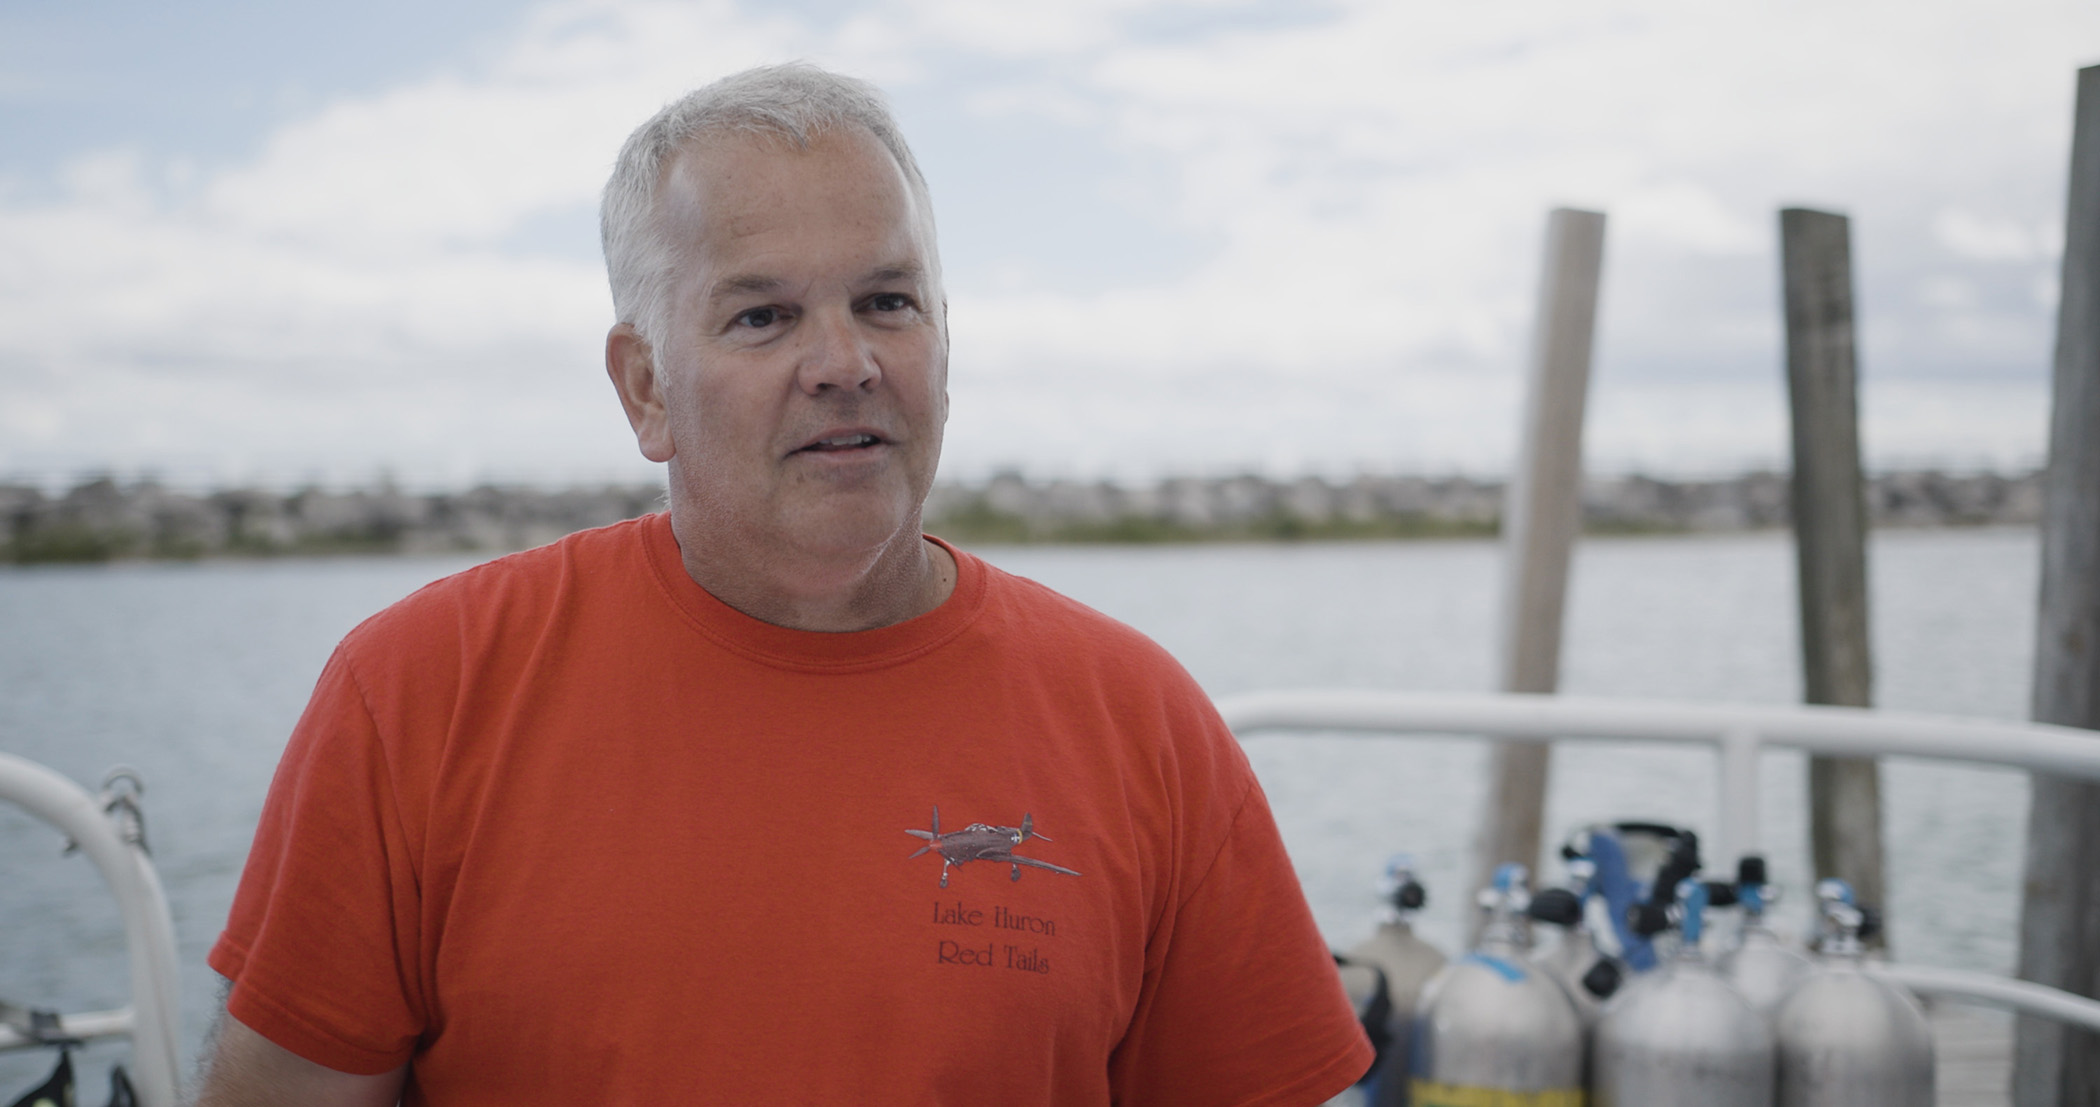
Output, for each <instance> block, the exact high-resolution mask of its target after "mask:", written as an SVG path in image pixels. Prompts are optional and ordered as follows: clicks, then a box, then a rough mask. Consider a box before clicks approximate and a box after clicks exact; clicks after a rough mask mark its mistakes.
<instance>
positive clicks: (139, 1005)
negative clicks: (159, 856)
mask: <svg viewBox="0 0 2100 1107" xmlns="http://www.w3.org/2000/svg"><path fill="white" fill-rule="evenodd" d="M0 800H6V801H9V802H12V803H14V804H17V805H18V806H20V807H22V808H23V809H24V810H26V811H28V812H29V813H30V814H32V815H35V816H37V817H38V818H41V819H43V820H44V821H45V822H47V823H50V824H51V825H52V826H55V827H57V828H58V829H59V831H60V832H62V833H63V834H65V836H66V837H67V838H69V839H71V840H72V842H73V844H74V845H76V846H79V847H80V851H81V852H82V853H84V854H86V855H87V857H88V860H90V861H92V862H94V865H95V868H96V869H97V870H99V871H100V872H101V873H102V879H103V880H104V881H106V882H108V884H109V890H110V892H111V893H112V894H113V895H115V896H116V899H117V907H118V910H119V911H120V912H121V914H122V916H123V919H124V946H125V951H126V952H127V953H128V954H129V957H130V961H131V1005H130V1006H129V1007H127V1008H120V1009H118V1010H115V1011H93V1012H85V1013H81V1014H76V1015H66V1016H61V1018H60V1020H59V1025H58V1027H57V1029H58V1031H59V1032H60V1033H62V1034H64V1035H65V1036H67V1037H73V1038H82V1039H85V1038H96V1037H110V1036H116V1035H124V1034H128V1035H130V1037H131V1074H132V1078H133V1086H134V1087H135V1088H136V1090H137V1091H138V1096H139V1101H140V1103H141V1104H143V1105H144V1107H175V1104H176V1103H177V1101H178V1096H179V1095H180V1091H181V1068H180V1065H179V1063H178V1060H177V1051H178V1049H179V1044H178V1039H179V1034H178V1026H177V1011H178V1007H177V999H178V991H179V983H180V981H179V977H178V974H177V962H176V955H175V923H174V920H173V918H171V917H170V915H169V914H168V897H167V894H166V893H165V892H164V891H163V890H162V889H161V885H160V876H159V874H157V873H156V872H155V871H154V869H153V862H152V861H151V860H149V859H148V858H147V856H146V848H145V841H144V834H143V832H142V829H141V827H140V825H139V823H138V817H137V810H136V808H135V807H131V806H130V805H129V804H128V803H127V802H125V795H124V793H121V792H116V791H105V792H104V794H103V795H101V796H95V795H92V794H90V793H89V792H88V790H87V789H85V788H82V787H81V786H80V785H78V784H75V783H74V782H73V781H71V780H68V779H66V778H65V777H63V776H60V775H59V774H58V773H55V772H52V771H51V770H50V769H47V768H45V767H43V766H42V765H39V764H37V763H36V762H34V761H28V760H25V759H23V758H20V757H15V756H13V755H11V754H5V753H0ZM35 1044H36V1042H35V1040H34V1039H33V1038H31V1037H30V1036H28V1035H25V1034H22V1033H19V1032H17V1031H15V1030H13V1029H12V1028H8V1027H0V1049H11V1048H22V1047H26V1046H32V1045H35Z"/></svg>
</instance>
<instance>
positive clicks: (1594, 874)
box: [1524, 828, 1626, 1031]
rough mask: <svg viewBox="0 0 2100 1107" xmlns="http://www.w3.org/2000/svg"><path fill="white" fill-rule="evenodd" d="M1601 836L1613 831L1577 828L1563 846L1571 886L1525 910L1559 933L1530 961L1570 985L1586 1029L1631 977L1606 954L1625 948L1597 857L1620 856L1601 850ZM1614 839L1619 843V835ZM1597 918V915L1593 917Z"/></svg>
mask: <svg viewBox="0 0 2100 1107" xmlns="http://www.w3.org/2000/svg"><path fill="white" fill-rule="evenodd" d="M1600 835H1601V836H1610V835H1611V832H1610V831H1608V830H1606V829H1604V828H1593V829H1589V830H1578V831H1576V832H1575V834H1574V835H1572V836H1571V837H1570V838H1569V839H1568V841H1567V843H1566V844H1565V845H1563V846H1561V848H1560V855H1561V857H1562V858H1563V859H1564V860H1565V861H1566V862H1567V868H1568V885H1567V887H1565V888H1546V889H1543V890H1541V891H1540V892H1539V893H1538V894H1537V895H1535V896H1532V897H1531V903H1530V905H1529V906H1527V907H1526V908H1525V909H1524V913H1525V914H1526V915H1527V916H1529V917H1530V918H1531V920H1532V921H1533V922H1539V923H1545V924H1546V925H1547V926H1550V927H1552V928H1554V931H1553V932H1554V933H1556V934H1557V939H1556V940H1554V941H1552V942H1550V943H1548V944H1546V945H1544V946H1543V947H1541V948H1539V949H1538V950H1536V951H1535V952H1534V953H1533V954H1532V955H1531V960H1532V963H1533V964H1536V965H1538V966H1539V967H1540V968H1542V969H1545V970H1546V972H1548V973H1549V974H1551V975H1552V976H1553V978H1554V979H1555V980H1558V981H1559V982H1560V985H1561V987H1563V988H1565V989H1567V992H1568V998H1569V999H1570V1000H1573V1001H1574V1003H1575V1013H1576V1014H1578V1015H1580V1016H1582V1026H1583V1029H1584V1031H1588V1030H1589V1028H1590V1027H1592V1026H1594V1025H1596V1022H1597V1017H1598V1016H1599V1014H1601V1013H1602V1010H1603V1008H1602V1005H1603V1003H1604V1001H1605V1000H1607V999H1610V998H1611V997H1612V995H1613V994H1614V993H1616V992H1617V991H1618V989H1619V985H1620V984H1621V983H1623V982H1624V981H1625V978H1626V969H1625V965H1624V964H1623V963H1621V962H1620V960H1619V959H1618V958H1617V957H1616V956H1614V955H1613V953H1612V952H1607V948H1608V949H1609V950H1611V951H1617V950H1621V949H1624V948H1625V946H1624V944H1623V943H1621V942H1620V941H1619V940H1618V938H1617V935H1616V934H1614V933H1613V931H1612V926H1611V912H1610V908H1609V907H1608V906H1606V903H1605V899H1604V896H1603V894H1602V893H1601V892H1599V891H1598V887H1599V884H1600V883H1601V881H1600V879H1599V865H1598V863H1597V861H1596V860H1595V859H1594V856H1593V855H1594V854H1596V853H1606V854H1607V855H1608V856H1618V854H1616V853H1614V852H1612V851H1611V850H1608V849H1604V848H1600V843H1601V841H1602V839H1601V838H1600V837H1599V836H1600ZM1611 841H1612V844H1613V845H1614V846H1615V845H1616V841H1617V840H1616V838H1615V837H1614V838H1612V840H1611ZM1592 916H1597V918H1596V919H1594V920H1593V919H1592ZM1600 939H1601V944H1600Z"/></svg>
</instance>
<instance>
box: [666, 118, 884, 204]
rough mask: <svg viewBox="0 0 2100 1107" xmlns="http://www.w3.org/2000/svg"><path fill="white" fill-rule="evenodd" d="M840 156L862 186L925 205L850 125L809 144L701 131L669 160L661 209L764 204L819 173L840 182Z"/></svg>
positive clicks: (754, 133) (872, 141)
mask: <svg viewBox="0 0 2100 1107" xmlns="http://www.w3.org/2000/svg"><path fill="white" fill-rule="evenodd" d="M840 155H850V156H852V158H853V160H854V161H856V162H858V163H859V168H860V170H861V173H860V176H861V180H862V182H864V183H874V182H875V181H882V183H885V184H889V183H894V184H895V185H897V186H899V187H900V188H901V190H902V192H903V194H904V197H905V199H906V201H907V202H908V203H909V204H910V205H911V206H912V207H913V208H918V207H920V206H921V205H922V204H923V203H924V197H923V195H922V194H921V192H920V191H919V189H917V188H915V187H913V184H912V182H911V180H910V179H909V178H908V177H907V175H906V174H905V172H904V168H903V166H901V165H899V164H898V163H897V159H896V157H895V156H894V155H892V154H891V153H890V150H889V148H888V147H887V146H884V145H883V143H882V141H881V140H880V139H878V138H876V137H875V135H874V134H873V133H872V132H870V131H868V130H867V129H866V128H865V127H861V126H859V125H858V124H851V123H846V124H839V125H836V126H832V127H827V128H824V129H822V130H817V131H812V132H811V133H810V134H809V137H808V141H806V142H804V141H798V140H797V139H796V138H795V136H793V135H789V134H785V133H780V132H776V131H770V130H746V129H735V128H718V129H714V130H708V131H702V132H701V133H699V134H697V135H694V136H693V137H692V138H689V139H687V140H686V141H685V142H684V143H683V144H682V145H680V146H679V148H678V150H677V151H676V152H675V153H674V154H673V155H672V156H671V157H669V158H666V159H665V164H664V171H663V179H662V181H661V182H659V187H658V190H657V201H658V207H659V210H666V209H668V208H669V207H671V206H673V205H679V204H683V205H688V206H691V205H697V204H702V203H708V204H716V205H719V204H722V203H725V202H727V203H732V204H733V203H738V202H742V201H746V200H759V201H763V200H765V199H767V195H766V194H767V193H769V192H772V191H775V190H777V189H778V188H779V187H780V185H781V183H782V181H783V180H784V179H788V178H802V177H808V176H811V175H815V174H823V175H825V176H826V177H831V178H836V177H837V176H838V168H839V167H838V160H839V156H840ZM839 183H841V184H843V183H844V182H839ZM686 214H695V213H691V212H688V213H686Z"/></svg>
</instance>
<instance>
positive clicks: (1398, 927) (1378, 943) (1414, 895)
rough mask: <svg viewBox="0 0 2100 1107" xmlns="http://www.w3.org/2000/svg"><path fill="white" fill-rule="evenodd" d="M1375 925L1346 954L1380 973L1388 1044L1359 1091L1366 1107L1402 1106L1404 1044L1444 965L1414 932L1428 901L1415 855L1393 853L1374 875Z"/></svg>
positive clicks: (1404, 1089)
mask: <svg viewBox="0 0 2100 1107" xmlns="http://www.w3.org/2000/svg"><path fill="white" fill-rule="evenodd" d="M1378 891H1379V898H1380V899H1382V900H1384V901H1385V903H1384V905H1383V906H1381V907H1380V908H1379V910H1378V926H1377V929H1375V930H1373V931H1372V932H1371V936H1370V937H1368V938H1365V939H1364V940H1363V941H1362V942H1359V943H1357V945H1356V946H1355V947H1354V948H1352V949H1351V950H1350V951H1349V952H1348V954H1347V955H1346V960H1347V961H1349V962H1350V963H1352V964H1358V965H1369V966H1372V967H1374V968H1376V969H1377V970H1378V971H1379V972H1380V973H1382V974H1384V979H1385V996H1386V1033H1387V1040H1388V1041H1389V1042H1391V1043H1392V1044H1391V1046H1390V1047H1389V1048H1388V1049H1387V1050H1385V1051H1384V1053H1383V1054H1382V1056H1381V1059H1380V1061H1379V1063H1378V1067H1377V1068H1374V1069H1372V1070H1371V1073H1370V1081H1369V1088H1368V1091H1367V1094H1366V1095H1365V1097H1364V1101H1365V1103H1366V1104H1369V1105H1371V1107H1406V1104H1407V1082H1408V1081H1407V1076H1408V1074H1407V1050H1408V1043H1409V1042H1410V1041H1412V1040H1413V1038H1414V1022H1415V1010H1416V1008H1417V1006H1418V1005H1419V1002H1420V1000H1421V996H1422V987H1423V985H1425V984H1427V983H1429V978H1430V977H1432V976H1435V975H1436V973H1437V971H1438V970H1439V969H1442V968H1443V967H1444V960H1445V959H1444V955H1443V954H1442V953H1440V952H1438V951H1437V948H1436V947H1435V946H1432V945H1430V944H1429V943H1428V942H1425V941H1423V940H1422V939H1420V938H1418V937H1416V936H1415V930H1414V916H1415V912H1417V911H1420V910H1421V909H1422V907H1423V906H1424V905H1425V904H1427V903H1428V902H1429V893H1428V891H1427V890H1426V889H1424V888H1423V887H1422V882H1421V881H1420V880H1418V879H1416V877H1415V872H1414V859H1413V858H1412V857H1409V856H1408V855H1407V854H1404V853H1401V854H1395V855H1393V857H1392V858H1390V859H1389V860H1387V861H1386V863H1385V872H1384V874H1383V875H1381V876H1380V877H1379V881H1378Z"/></svg>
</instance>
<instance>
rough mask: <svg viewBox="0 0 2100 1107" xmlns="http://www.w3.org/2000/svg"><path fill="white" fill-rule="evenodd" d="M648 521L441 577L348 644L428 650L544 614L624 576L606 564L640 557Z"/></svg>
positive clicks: (362, 627)
mask: <svg viewBox="0 0 2100 1107" xmlns="http://www.w3.org/2000/svg"><path fill="white" fill-rule="evenodd" d="M648 524H649V518H648V517H643V518H640V519H628V520H624V521H622V522H618V523H614V524H612V525H610V526H603V527H594V528H591V529H588V530H581V531H577V532H575V533H573V534H569V535H567V536H565V537H563V538H560V539H557V540H556V541H553V542H550V543H548V544H546V545H544V546H535V547H533V548H532V549H529V550H520V551H518V552H517V553H512V554H506V555H504V556H502V557H498V558H493V559H491V560H488V561H484V562H482V563H481V564H479V565H475V566H472V567H470V568H467V569H462V570H460V571H459V572H456V573H452V574H450V575H448V576H444V577H440V578H438V579H437V580H434V581H431V582H430V583H429V584H426V585H424V586H423V587H421V588H418V589H416V590H415V591H414V592H411V593H409V594H408V595H407V596H404V597H402V598H401V599H400V600H397V601H395V602H394V603H392V604H390V605H388V606H387V607H386V608H384V609H383V610H381V611H379V612H378V613H377V614H375V615H373V616H371V617H370V618H368V619H366V620H365V621H364V622H362V623H360V624H358V626H357V627H356V629H354V630H352V631H351V632H350V633H349V634H348V635H347V636H345V637H344V639H343V645H344V647H345V649H346V650H349V651H351V652H365V651H369V650H374V649H378V650H385V651H388V652H389V653H396V652H399V651H404V650H410V651H427V650H428V649H430V648H431V647H432V646H434V645H439V644H441V643H444V642H448V641H455V642H456V641H459V640H461V639H462V638H476V637H487V636H491V635H500V634H501V633H502V632H503V630H504V629H505V628H506V627H509V626H515V625H517V624H518V623H520V622H534V621H538V620H540V619H543V618H544V617H545V615H546V614H547V613H548V612H549V611H550V610H551V609H552V608H554V607H556V606H559V605H560V604H562V603H563V602H564V599H565V597H566V596H567V595H568V594H570V593H571V592H573V591H574V589H575V588H576V587H577V586H578V585H579V584H580V583H582V582H584V581H586V580H593V579H594V580H598V581H601V582H602V581H603V580H605V579H607V578H611V579H619V578H620V577H621V576H622V575H623V574H618V573H607V572H603V571H602V570H605V569H609V568H612V567H614V565H615V564H616V563H617V562H619V561H620V560H622V559H624V558H630V557H636V556H638V554H639V551H640V549H641V546H642V543H643V541H644V538H643V529H644V528H645V527H646V526H647V525H648Z"/></svg>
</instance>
